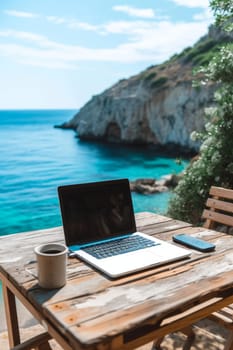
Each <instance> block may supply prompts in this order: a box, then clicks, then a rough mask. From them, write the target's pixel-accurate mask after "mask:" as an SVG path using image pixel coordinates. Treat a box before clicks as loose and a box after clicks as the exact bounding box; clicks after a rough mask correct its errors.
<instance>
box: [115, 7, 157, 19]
mask: <svg viewBox="0 0 233 350" xmlns="http://www.w3.org/2000/svg"><path fill="white" fill-rule="evenodd" d="M113 10H114V11H119V12H124V13H126V14H127V15H129V16H132V17H141V18H154V17H155V13H154V10H153V9H150V8H147V9H140V8H136V7H131V6H127V5H119V6H113Z"/></svg>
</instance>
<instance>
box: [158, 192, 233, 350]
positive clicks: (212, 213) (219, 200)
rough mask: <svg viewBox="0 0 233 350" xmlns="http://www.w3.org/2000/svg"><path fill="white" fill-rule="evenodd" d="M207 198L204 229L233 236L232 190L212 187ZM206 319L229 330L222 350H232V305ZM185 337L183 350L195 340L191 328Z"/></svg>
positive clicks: (183, 330) (188, 328) (187, 348)
mask: <svg viewBox="0 0 233 350" xmlns="http://www.w3.org/2000/svg"><path fill="white" fill-rule="evenodd" d="M209 196H210V197H209V198H208V200H207V202H206V209H204V211H203V214H202V217H203V219H205V223H204V225H203V226H204V227H206V228H208V229H215V230H216V231H220V230H222V229H224V232H227V233H230V234H232V235H233V190H231V189H226V188H222V187H216V186H212V187H211V188H210V192H209ZM208 319H210V320H212V321H214V322H216V323H218V324H219V325H221V326H223V327H225V328H227V329H228V330H230V333H229V337H228V339H227V341H226V344H225V347H224V350H233V304H231V305H229V306H227V307H225V308H223V309H221V310H220V311H218V312H214V313H213V314H211V315H210V316H208ZM181 332H182V333H184V334H185V335H186V336H187V340H186V342H185V344H184V347H183V350H189V349H190V348H191V346H192V344H193V342H194V340H195V334H194V332H193V330H192V327H191V326H190V327H187V328H185V329H182V330H181ZM162 340H163V338H162V339H156V340H155V341H154V343H153V349H154V350H155V349H156V350H160V349H161V347H160V344H161V343H162Z"/></svg>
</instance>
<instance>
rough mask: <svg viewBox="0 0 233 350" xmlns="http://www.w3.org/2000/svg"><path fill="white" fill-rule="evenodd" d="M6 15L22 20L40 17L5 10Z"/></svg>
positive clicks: (28, 13) (34, 14) (33, 14)
mask: <svg viewBox="0 0 233 350" xmlns="http://www.w3.org/2000/svg"><path fill="white" fill-rule="evenodd" d="M4 13H6V14H7V15H8V16H13V17H22V18H37V17H39V15H38V14H36V13H31V12H23V11H15V10H5V11H4Z"/></svg>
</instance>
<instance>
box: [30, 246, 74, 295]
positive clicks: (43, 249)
mask: <svg viewBox="0 0 233 350" xmlns="http://www.w3.org/2000/svg"><path fill="white" fill-rule="evenodd" d="M34 251H35V254H36V258H37V275H38V282H39V285H40V287H42V288H47V289H53V288H60V287H62V286H64V285H65V284H66V261H67V252H68V249H67V247H66V246H65V245H64V244H60V243H48V244H42V245H40V246H38V247H36V248H35V250H34Z"/></svg>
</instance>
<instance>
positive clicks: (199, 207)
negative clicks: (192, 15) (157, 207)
mask: <svg viewBox="0 0 233 350" xmlns="http://www.w3.org/2000/svg"><path fill="white" fill-rule="evenodd" d="M210 5H211V7H212V9H213V10H214V12H215V14H217V23H220V24H221V25H223V26H225V23H226V22H225V21H227V23H228V20H229V18H231V19H232V17H233V5H232V1H229V0H224V1H222V0H221V1H220V0H212V1H211V2H210ZM229 16H230V17H229ZM224 18H225V21H224ZM229 28H231V30H232V31H233V27H229V25H227V29H228V31H229ZM199 58H201V57H199ZM199 72H200V73H202V74H203V73H204V74H205V77H204V79H203V81H202V82H201V83H202V84H206V83H207V82H209V81H212V82H215V83H219V84H220V88H219V89H218V90H217V92H216V93H215V102H216V107H210V108H208V109H207V110H206V118H207V123H206V125H205V131H204V132H203V133H199V134H197V133H193V134H192V137H193V138H199V139H201V140H202V145H201V148H200V154H199V158H198V160H196V161H194V162H192V163H191V164H190V166H189V167H188V168H187V169H186V171H185V173H184V176H183V178H182V180H181V181H180V182H179V184H178V186H177V187H176V189H175V191H174V196H173V197H172V199H171V201H170V203H169V207H168V215H170V216H171V217H173V218H176V219H181V220H185V221H188V222H191V223H194V224H197V223H200V222H201V213H202V211H203V208H204V206H205V201H206V198H207V197H208V193H209V189H210V187H211V186H212V185H216V186H222V187H226V188H233V137H232V135H233V45H232V44H226V45H224V47H222V48H221V50H220V51H219V53H215V54H214V56H213V58H212V59H211V61H210V63H209V64H208V65H207V66H206V67H201V68H200V69H199Z"/></svg>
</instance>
